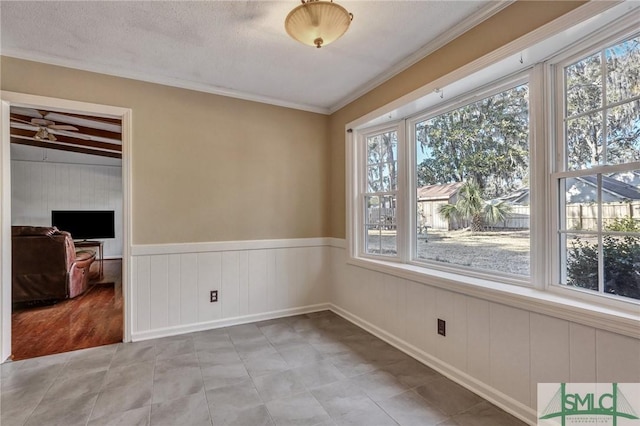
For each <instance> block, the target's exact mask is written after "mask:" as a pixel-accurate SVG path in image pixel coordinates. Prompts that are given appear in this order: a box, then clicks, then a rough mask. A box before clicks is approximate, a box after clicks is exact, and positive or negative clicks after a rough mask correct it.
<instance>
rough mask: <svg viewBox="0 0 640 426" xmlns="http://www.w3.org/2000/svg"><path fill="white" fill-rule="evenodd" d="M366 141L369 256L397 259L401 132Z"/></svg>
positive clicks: (372, 136)
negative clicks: (375, 255) (399, 140)
mask: <svg viewBox="0 0 640 426" xmlns="http://www.w3.org/2000/svg"><path fill="white" fill-rule="evenodd" d="M365 141H366V146H365V149H366V158H367V164H366V184H365V187H366V189H365V192H364V196H363V203H364V212H365V215H364V220H363V223H364V240H365V241H364V247H365V253H367V254H379V255H384V256H395V255H396V254H397V252H398V242H397V220H396V219H397V211H396V208H397V203H398V201H397V200H398V196H397V192H398V131H397V130H396V129H391V130H385V131H379V132H375V133H373V134H369V135H367V136H365Z"/></svg>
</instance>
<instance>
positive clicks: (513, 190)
mask: <svg viewBox="0 0 640 426" xmlns="http://www.w3.org/2000/svg"><path fill="white" fill-rule="evenodd" d="M493 92H496V93H492V94H490V95H488V96H486V97H483V98H482V99H480V100H478V101H475V102H472V103H464V102H463V103H462V105H460V103H458V104H455V103H454V104H453V107H452V108H451V107H450V108H449V109H446V110H445V111H444V112H442V113H437V114H436V115H435V116H427V117H425V118H422V117H420V118H418V119H417V120H415V121H414V122H413V123H412V124H411V125H412V128H413V132H414V134H415V143H416V156H415V162H414V164H415V165H416V166H415V172H414V173H415V182H416V218H417V219H416V220H417V235H416V238H415V258H416V259H417V260H425V261H430V262H439V263H442V264H453V265H456V266H457V267H460V266H462V267H463V268H467V269H469V270H474V269H479V270H489V271H492V272H502V273H506V274H515V275H522V276H528V275H529V245H530V243H529V215H530V212H529V196H528V195H529V188H528V174H529V106H528V98H529V87H528V84H526V83H521V84H518V85H516V86H512V85H508V87H506V88H504V87H500V88H498V89H497V90H493Z"/></svg>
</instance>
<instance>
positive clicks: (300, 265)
mask: <svg viewBox="0 0 640 426" xmlns="http://www.w3.org/2000/svg"><path fill="white" fill-rule="evenodd" d="M327 240H328V239H324V238H314V239H297V240H275V241H245V242H231V243H194V244H168V245H153V246H143V245H138V246H134V247H133V248H132V254H133V261H132V265H131V277H132V281H131V282H132V283H133V285H132V299H133V300H132V301H131V303H132V306H133V311H132V312H133V324H132V339H133V340H134V341H135V340H143V339H149V338H155V337H161V336H169V335H174V334H181V333H187V332H191V331H198V330H206V329H210V328H216V327H222V326H227V325H232V324H241V323H246V322H252V321H258V320H263V319H270V318H278V317H283V316H287V315H295V314H300V313H306V312H313V311H318V310H324V309H328V302H329V294H328V290H329V288H330V286H329V283H328V279H329V269H328V264H329V260H328V254H329V247H328V245H327ZM211 290H218V298H219V301H218V302H215V303H211V302H210V301H209V292H210V291H211Z"/></svg>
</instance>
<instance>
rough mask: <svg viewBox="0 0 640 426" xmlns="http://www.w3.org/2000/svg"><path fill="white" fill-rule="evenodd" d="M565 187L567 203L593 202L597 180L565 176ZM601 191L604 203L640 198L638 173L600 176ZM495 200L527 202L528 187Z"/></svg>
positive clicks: (592, 177)
mask: <svg viewBox="0 0 640 426" xmlns="http://www.w3.org/2000/svg"><path fill="white" fill-rule="evenodd" d="M623 178H624V179H623ZM627 182H629V183H627ZM636 182H637V185H636V184H635V183H636ZM566 188H567V189H566V191H567V203H593V202H595V201H596V200H597V188H598V180H597V178H596V176H582V177H575V178H567V181H566ZM602 192H603V195H602V201H603V202H605V203H611V202H623V201H633V200H640V174H638V173H636V172H630V173H625V174H624V176H623V174H622V173H616V174H614V175H611V176H602ZM496 201H506V202H508V203H510V204H528V203H529V188H521V189H518V190H517V191H514V192H511V193H509V194H507V195H504V196H502V197H500V198H497V199H496Z"/></svg>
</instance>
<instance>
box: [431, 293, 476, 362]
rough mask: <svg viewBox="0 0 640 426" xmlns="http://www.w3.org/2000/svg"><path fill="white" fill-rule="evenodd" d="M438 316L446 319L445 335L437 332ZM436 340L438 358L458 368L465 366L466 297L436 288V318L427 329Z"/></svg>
mask: <svg viewBox="0 0 640 426" xmlns="http://www.w3.org/2000/svg"><path fill="white" fill-rule="evenodd" d="M438 318H440V319H443V320H445V321H446V336H444V337H443V336H440V335H439V334H437V324H438ZM427 331H428V332H429V333H432V334H433V335H434V336H435V337H434V339H435V341H436V346H435V348H436V351H435V354H436V356H437V357H438V358H440V359H443V360H447V362H448V363H449V364H450V365H452V366H454V367H456V368H458V369H460V370H463V371H464V370H466V367H467V356H466V352H467V303H466V297H465V296H463V295H460V294H457V293H452V292H450V291H444V290H441V289H437V290H436V318H435V320H434V321H433V323H432V324H431V326H430V327H429V328H428V329H427Z"/></svg>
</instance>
